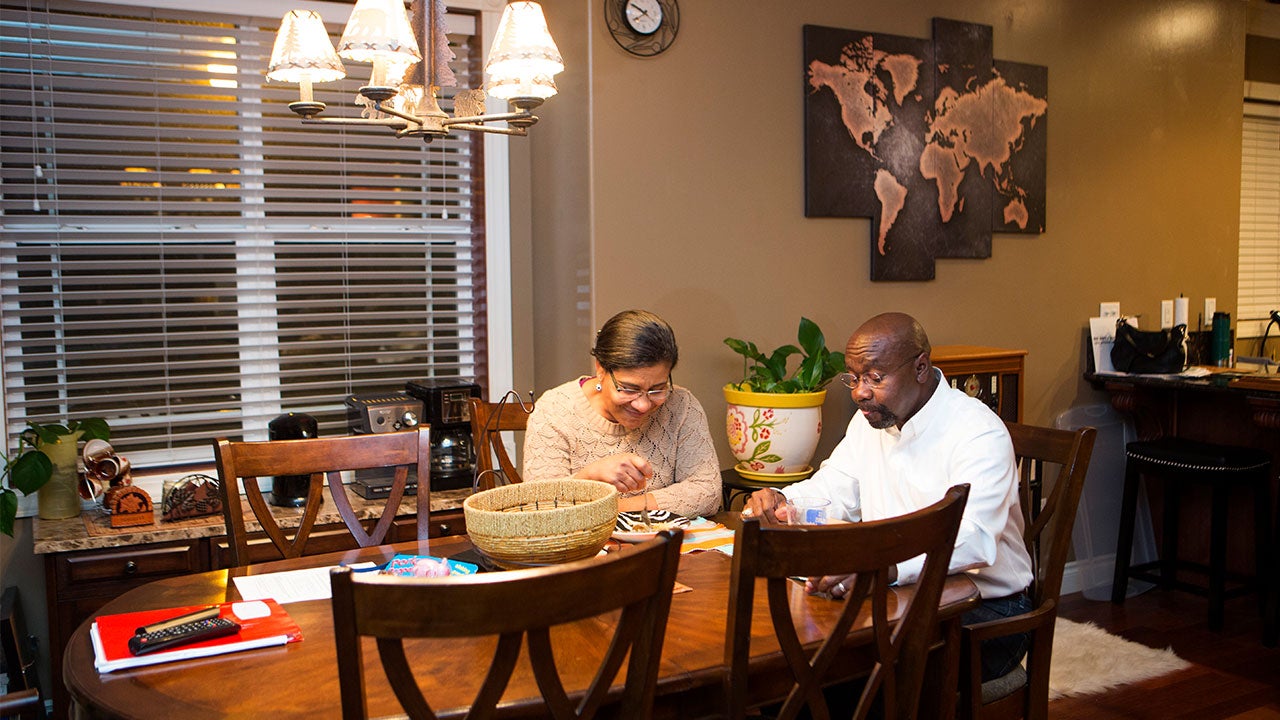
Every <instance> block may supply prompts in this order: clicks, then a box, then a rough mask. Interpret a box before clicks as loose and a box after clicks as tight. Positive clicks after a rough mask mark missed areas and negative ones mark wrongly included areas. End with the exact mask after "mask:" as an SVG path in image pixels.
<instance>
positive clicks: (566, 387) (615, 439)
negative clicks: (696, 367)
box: [524, 310, 720, 516]
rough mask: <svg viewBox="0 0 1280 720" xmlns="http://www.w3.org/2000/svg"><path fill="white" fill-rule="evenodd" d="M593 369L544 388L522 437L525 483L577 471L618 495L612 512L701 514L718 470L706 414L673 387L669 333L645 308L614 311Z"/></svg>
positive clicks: (710, 507)
mask: <svg viewBox="0 0 1280 720" xmlns="http://www.w3.org/2000/svg"><path fill="white" fill-rule="evenodd" d="M591 354H592V356H594V358H595V360H594V366H595V375H593V376H590V377H580V378H576V379H574V380H570V381H569V382H567V383H565V384H563V385H560V386H558V387H554V388H552V389H550V390H548V391H547V392H545V393H543V395H542V397H540V398H538V402H537V404H536V405H535V406H534V410H533V414H532V415H530V416H529V424H528V428H527V429H526V431H525V440H524V476H525V479H526V480H549V479H554V478H563V477H569V476H572V477H576V478H583V479H587V480H599V481H600V482H607V483H610V484H611V485H613V486H614V487H616V488H617V489H618V492H620V493H622V497H621V498H619V501H618V509H619V510H622V511H628V510H640V509H646V510H656V509H659V508H661V509H664V510H670V511H671V512H674V513H677V514H679V515H686V516H696V515H709V514H711V513H714V512H716V511H717V510H719V509H720V470H719V464H718V463H717V461H716V454H715V449H714V447H713V446H712V444H711V431H710V430H709V429H708V428H707V416H706V414H705V413H704V412H703V411H702V406H701V405H700V404H698V401H697V399H696V398H694V397H693V393H690V392H689V391H688V390H686V389H685V388H682V387H676V386H675V385H673V384H672V381H671V369H672V368H674V367H675V365H676V360H677V357H678V354H679V353H678V351H677V349H676V336H675V333H674V332H672V330H671V326H670V325H668V324H667V323H666V321H664V320H663V319H662V318H660V317H658V316H657V315H654V314H653V313H650V312H645V311H643V310H627V311H624V312H621V313H618V314H617V315H614V316H613V317H612V318H610V319H609V321H608V322H606V323H605V324H604V327H603V328H601V329H600V332H599V333H597V334H596V345H595V347H594V348H592V350H591Z"/></svg>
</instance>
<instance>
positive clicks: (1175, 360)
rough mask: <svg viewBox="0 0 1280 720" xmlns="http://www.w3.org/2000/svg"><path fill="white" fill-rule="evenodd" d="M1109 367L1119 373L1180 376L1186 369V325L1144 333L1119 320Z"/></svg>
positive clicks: (1122, 319) (1121, 319)
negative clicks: (1172, 374) (1175, 374)
mask: <svg viewBox="0 0 1280 720" xmlns="http://www.w3.org/2000/svg"><path fill="white" fill-rule="evenodd" d="M1111 364H1112V365H1114V366H1115V369H1116V370H1117V371H1119V372H1127V373H1162V374H1168V373H1180V372H1182V371H1183V370H1184V369H1185V368H1186V366H1187V326H1186V325H1175V326H1173V327H1172V328H1169V329H1167V330H1151V331H1145V330H1139V329H1138V328H1136V327H1134V326H1132V325H1130V324H1129V323H1127V322H1125V320H1124V318H1120V319H1119V320H1117V321H1116V341H1115V344H1114V345H1112V346H1111Z"/></svg>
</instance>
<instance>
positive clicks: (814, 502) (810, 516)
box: [787, 497, 831, 525]
mask: <svg viewBox="0 0 1280 720" xmlns="http://www.w3.org/2000/svg"><path fill="white" fill-rule="evenodd" d="M829 505H831V501H830V500H826V499H823V498H815V497H798V498H791V499H790V500H787V523H788V524H791V525H826V524H827V506H829Z"/></svg>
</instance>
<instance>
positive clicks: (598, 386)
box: [596, 383, 604, 392]
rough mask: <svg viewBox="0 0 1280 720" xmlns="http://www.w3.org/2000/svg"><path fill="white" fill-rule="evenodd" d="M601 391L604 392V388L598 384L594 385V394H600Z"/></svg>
mask: <svg viewBox="0 0 1280 720" xmlns="http://www.w3.org/2000/svg"><path fill="white" fill-rule="evenodd" d="M602 390H604V386H602V385H601V384H600V383H596V392H600V391H602Z"/></svg>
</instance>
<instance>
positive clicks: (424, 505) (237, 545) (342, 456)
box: [213, 425, 431, 567]
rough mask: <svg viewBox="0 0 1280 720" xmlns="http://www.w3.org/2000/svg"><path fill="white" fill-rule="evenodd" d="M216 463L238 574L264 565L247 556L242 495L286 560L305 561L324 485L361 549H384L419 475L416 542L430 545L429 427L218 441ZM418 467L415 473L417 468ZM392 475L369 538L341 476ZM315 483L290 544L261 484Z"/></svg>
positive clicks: (215, 450)
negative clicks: (287, 478)
mask: <svg viewBox="0 0 1280 720" xmlns="http://www.w3.org/2000/svg"><path fill="white" fill-rule="evenodd" d="M213 456H214V461H215V463H216V464H217V467H218V479H219V481H220V486H221V492H222V499H223V502H222V517H223V520H224V521H225V522H226V526H227V537H228V538H229V539H230V551H231V564H232V566H237V567H238V566H240V565H247V564H248V563H250V562H257V561H260V558H250V556H249V533H250V529H249V527H248V525H247V524H246V518H245V513H244V507H243V503H241V502H240V498H239V497H238V496H239V495H240V494H241V493H243V494H244V497H245V500H247V501H248V504H249V508H250V509H251V510H252V511H253V519H254V520H256V521H257V524H258V525H260V526H261V527H262V531H263V532H264V533H266V535H267V537H268V538H269V539H270V540H271V543H272V544H273V545H274V546H275V549H276V551H277V552H278V553H279V555H280V557H282V558H295V557H300V556H302V555H303V554H305V549H306V545H307V540H308V538H309V537H310V536H311V530H312V528H313V527H314V526H315V522H316V517H317V516H318V515H319V513H320V507H321V504H322V502H323V488H324V485H325V478H326V476H327V478H328V486H329V495H330V497H331V498H333V504H334V507H336V508H337V510H338V514H339V515H340V516H341V517H342V522H343V523H344V524H346V526H347V530H348V531H350V533H351V535H352V537H354V538H355V541H356V543H357V544H358V545H359V546H360V547H367V546H370V545H380V544H382V543H383V542H384V541H385V540H386V537H387V532H388V531H389V530H390V529H391V525H392V522H393V521H394V520H395V516H396V513H397V512H398V510H399V508H400V501H401V499H402V498H403V497H404V493H405V486H406V484H407V482H408V478H409V472H410V470H411V469H412V470H413V472H414V473H416V482H417V484H418V487H417V490H416V493H417V524H418V539H419V540H425V539H426V538H427V533H428V530H429V529H430V523H429V522H428V518H429V516H430V508H431V490H430V486H431V431H430V428H428V427H427V426H425V425H419V426H418V427H417V428H415V429H414V430H404V431H400V432H389V433H373V434H369V435H347V436H342V437H318V438H306V439H301V440H268V441H264V442H242V441H233V440H227V439H226V438H218V439H217V440H215V441H214V443H213ZM415 466H416V467H415ZM373 468H391V469H393V471H394V472H393V476H392V482H391V489H390V495H388V496H387V498H386V499H385V500H384V501H383V504H382V508H381V512H380V513H379V514H378V516H377V521H376V523H374V524H373V526H372V529H371V530H366V529H365V525H364V523H363V522H362V518H361V517H360V516H359V515H358V514H357V513H356V511H355V510H354V509H353V508H352V505H351V499H350V497H349V496H348V495H347V488H346V485H344V484H343V482H342V472H343V471H348V470H367V469H373ZM283 475H309V476H311V483H310V485H309V486H308V488H307V497H306V501H305V503H304V504H303V506H302V510H301V514H300V517H299V522H298V527H297V530H296V531H295V532H294V533H293V536H292V537H290V536H289V535H287V534H286V530H285V528H283V527H281V525H280V522H279V520H278V519H277V518H276V517H275V516H274V515H273V514H272V511H271V509H270V508H269V507H268V506H267V500H266V498H265V497H264V494H263V491H262V488H261V486H260V485H259V484H258V479H259V478H261V477H267V476H283Z"/></svg>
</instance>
